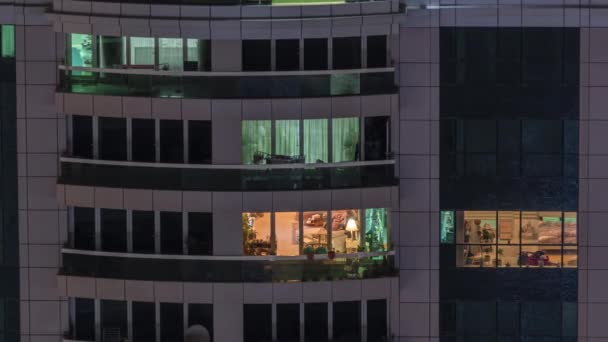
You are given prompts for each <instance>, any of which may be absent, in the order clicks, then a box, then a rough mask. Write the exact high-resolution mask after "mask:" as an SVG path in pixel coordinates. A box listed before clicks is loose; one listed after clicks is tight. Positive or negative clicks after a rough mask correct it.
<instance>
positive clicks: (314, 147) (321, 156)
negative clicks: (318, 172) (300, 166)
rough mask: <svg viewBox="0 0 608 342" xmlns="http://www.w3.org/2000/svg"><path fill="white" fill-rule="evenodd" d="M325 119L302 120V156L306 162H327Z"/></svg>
mask: <svg viewBox="0 0 608 342" xmlns="http://www.w3.org/2000/svg"><path fill="white" fill-rule="evenodd" d="M328 134H329V133H328V131H327V119H314V120H304V157H305V158H306V163H316V162H317V160H319V161H321V162H323V163H327V162H328V161H329V157H328V152H329V151H328V137H329V136H328Z"/></svg>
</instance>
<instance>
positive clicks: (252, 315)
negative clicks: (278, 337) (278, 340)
mask: <svg viewBox="0 0 608 342" xmlns="http://www.w3.org/2000/svg"><path fill="white" fill-rule="evenodd" d="M243 315H244V317H243V325H244V327H243V335H244V336H243V337H244V341H245V342H265V341H272V306H271V305H270V304H245V305H243Z"/></svg>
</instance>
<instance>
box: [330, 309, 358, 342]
mask: <svg viewBox="0 0 608 342" xmlns="http://www.w3.org/2000/svg"><path fill="white" fill-rule="evenodd" d="M333 309H334V310H333V312H334V314H333V317H334V340H338V341H359V340H360V338H361V302H355V301H353V302H334V308H333Z"/></svg>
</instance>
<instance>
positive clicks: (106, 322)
mask: <svg viewBox="0 0 608 342" xmlns="http://www.w3.org/2000/svg"><path fill="white" fill-rule="evenodd" d="M101 336H104V337H106V336H107V337H109V336H115V337H120V338H126V337H127V302H124V301H118V300H101Z"/></svg>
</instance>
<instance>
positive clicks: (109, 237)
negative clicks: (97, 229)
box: [101, 209, 127, 252]
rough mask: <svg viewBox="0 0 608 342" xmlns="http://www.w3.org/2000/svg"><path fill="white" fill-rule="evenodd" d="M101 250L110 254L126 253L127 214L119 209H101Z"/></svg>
mask: <svg viewBox="0 0 608 342" xmlns="http://www.w3.org/2000/svg"><path fill="white" fill-rule="evenodd" d="M101 249H102V250H104V251H112V252H126V251H127V212H126V211H125V210H120V209H101Z"/></svg>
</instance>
